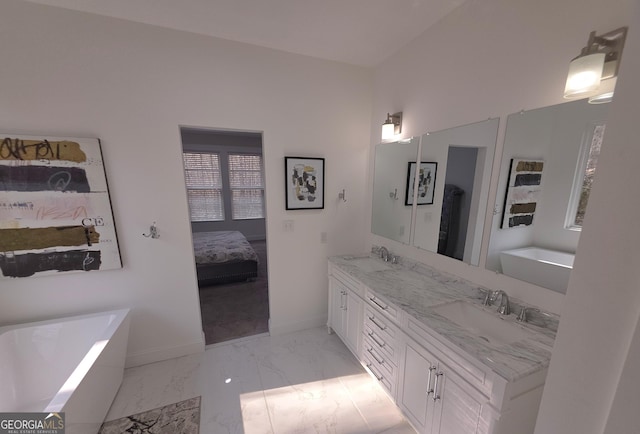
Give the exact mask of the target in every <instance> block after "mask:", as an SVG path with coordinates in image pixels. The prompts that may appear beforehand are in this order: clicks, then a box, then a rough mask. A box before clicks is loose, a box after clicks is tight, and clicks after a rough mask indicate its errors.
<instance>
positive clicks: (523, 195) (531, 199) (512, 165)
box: [500, 158, 544, 229]
mask: <svg viewBox="0 0 640 434" xmlns="http://www.w3.org/2000/svg"><path fill="white" fill-rule="evenodd" d="M543 171H544V160H537V159H534V158H512V159H511V161H510V162H509V177H508V179H507V190H506V192H505V196H504V203H503V204H502V219H501V220H500V229H511V228H517V227H527V226H531V225H533V219H534V216H535V213H536V208H537V206H538V202H539V201H540V195H541V193H542V177H543Z"/></svg>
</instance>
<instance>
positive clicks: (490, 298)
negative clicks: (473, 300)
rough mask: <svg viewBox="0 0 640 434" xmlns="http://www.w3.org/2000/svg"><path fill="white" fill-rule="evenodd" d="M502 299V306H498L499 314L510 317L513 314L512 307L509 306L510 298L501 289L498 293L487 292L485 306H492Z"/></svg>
mask: <svg viewBox="0 0 640 434" xmlns="http://www.w3.org/2000/svg"><path fill="white" fill-rule="evenodd" d="M498 297H500V305H499V306H498V313H499V314H500V315H509V314H510V313H511V306H510V305H509V296H508V295H507V293H506V292H504V291H503V290H501V289H499V290H497V291H487V294H486V295H485V298H484V302H483V303H482V304H484V305H485V306H492V305H493V303H495V302H496V301H497V300H498Z"/></svg>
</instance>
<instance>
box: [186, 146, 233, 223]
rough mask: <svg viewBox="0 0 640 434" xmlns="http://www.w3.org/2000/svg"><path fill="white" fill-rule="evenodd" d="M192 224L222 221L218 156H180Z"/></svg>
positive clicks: (205, 154)
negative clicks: (182, 163) (181, 157)
mask: <svg viewBox="0 0 640 434" xmlns="http://www.w3.org/2000/svg"><path fill="white" fill-rule="evenodd" d="M182 156H183V161H184V171H185V178H186V182H187V199H188V200H189V211H190V213H191V221H192V222H203V221H222V220H224V207H223V202H222V176H221V174H220V158H219V154H209V153H192V152H185V153H183V154H182Z"/></svg>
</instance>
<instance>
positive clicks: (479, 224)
mask: <svg viewBox="0 0 640 434" xmlns="http://www.w3.org/2000/svg"><path fill="white" fill-rule="evenodd" d="M499 123H500V119H498V118H495V119H489V120H486V121H483V122H476V123H473V124H468V125H462V126H458V127H454V128H449V129H446V130H441V131H436V132H433V133H428V134H425V135H423V136H422V146H421V148H422V150H421V155H420V161H421V162H423V164H424V163H431V164H433V163H436V164H437V172H435V173H432V174H431V175H432V177H434V178H435V185H434V191H433V202H432V203H431V204H424V205H420V203H418V205H417V211H416V217H415V235H414V239H413V245H414V246H416V247H419V248H421V249H425V250H429V251H431V252H435V253H439V254H442V255H446V256H449V257H451V258H454V259H458V260H461V261H464V262H466V263H468V264H471V265H476V266H477V265H478V264H479V261H480V250H481V247H482V232H483V228H484V220H485V215H486V211H487V202H488V199H489V182H490V179H491V168H492V166H493V156H494V153H495V146H496V140H497V136H498V125H499ZM433 167H435V166H433Z"/></svg>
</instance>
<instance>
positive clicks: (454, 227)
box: [438, 146, 478, 260]
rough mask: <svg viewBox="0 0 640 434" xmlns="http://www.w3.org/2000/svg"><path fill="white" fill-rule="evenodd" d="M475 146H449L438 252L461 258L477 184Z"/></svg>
mask: <svg viewBox="0 0 640 434" xmlns="http://www.w3.org/2000/svg"><path fill="white" fill-rule="evenodd" d="M477 164H478V148H474V147H465V146H449V151H448V156H447V170H446V172H445V173H446V175H445V181H444V182H445V190H444V196H443V201H442V214H441V220H440V238H439V243H438V253H440V254H443V255H446V256H449V257H451V258H455V259H459V260H464V259H465V255H468V254H469V252H465V247H466V244H467V237H468V236H469V235H471V234H469V233H468V228H469V227H470V223H471V222H470V221H469V217H470V215H471V208H472V206H473V191H474V187H475V183H476V181H477V180H476V166H477Z"/></svg>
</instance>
